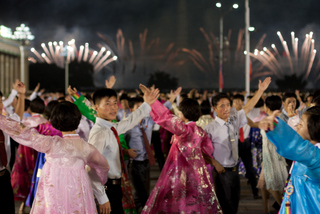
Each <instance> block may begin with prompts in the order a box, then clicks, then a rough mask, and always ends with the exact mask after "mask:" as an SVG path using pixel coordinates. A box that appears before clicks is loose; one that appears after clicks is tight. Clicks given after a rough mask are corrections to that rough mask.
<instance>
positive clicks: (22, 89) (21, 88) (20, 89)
mask: <svg viewBox="0 0 320 214" xmlns="http://www.w3.org/2000/svg"><path fill="white" fill-rule="evenodd" d="M16 90H17V91H18V93H19V94H25V93H26V86H25V84H23V83H22V82H20V81H19V83H17V85H16Z"/></svg>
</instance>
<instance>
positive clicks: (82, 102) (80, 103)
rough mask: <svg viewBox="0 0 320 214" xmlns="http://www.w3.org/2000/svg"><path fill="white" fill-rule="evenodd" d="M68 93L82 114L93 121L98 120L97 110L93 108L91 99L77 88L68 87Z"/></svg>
mask: <svg viewBox="0 0 320 214" xmlns="http://www.w3.org/2000/svg"><path fill="white" fill-rule="evenodd" d="M68 94H69V95H70V96H71V97H72V100H73V103H74V104H75V105H76V106H77V107H78V109H79V110H80V112H81V114H82V115H84V116H85V117H86V118H88V119H89V120H91V121H92V122H94V123H95V122H96V116H95V115H96V111H95V110H94V109H93V106H92V104H91V103H90V101H89V100H88V99H87V98H85V96H83V95H82V94H81V93H80V92H79V91H77V89H76V88H73V89H72V88H71V86H69V88H68Z"/></svg>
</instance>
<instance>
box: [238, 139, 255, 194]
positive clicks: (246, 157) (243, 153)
mask: <svg viewBox="0 0 320 214" xmlns="http://www.w3.org/2000/svg"><path fill="white" fill-rule="evenodd" d="M238 149H239V157H240V158H241V160H242V162H243V165H244V167H245V168H246V177H247V178H248V180H249V183H250V185H251V190H252V193H253V195H258V191H259V190H258V189H257V177H256V172H255V171H254V169H253V162H252V153H251V143H250V141H249V140H248V139H245V140H244V141H243V142H242V143H241V142H240V141H239V142H238Z"/></svg>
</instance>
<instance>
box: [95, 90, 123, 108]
mask: <svg viewBox="0 0 320 214" xmlns="http://www.w3.org/2000/svg"><path fill="white" fill-rule="evenodd" d="M105 97H109V98H110V97H115V98H117V93H116V92H115V91H114V90H113V89H110V88H102V89H99V90H97V91H95V92H94V94H93V97H92V99H93V104H94V105H99V103H100V101H101V100H102V99H103V98H105Z"/></svg>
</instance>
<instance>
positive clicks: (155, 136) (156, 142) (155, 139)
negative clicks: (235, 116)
mask: <svg viewBox="0 0 320 214" xmlns="http://www.w3.org/2000/svg"><path fill="white" fill-rule="evenodd" d="M151 139H152V144H153V148H154V153H155V156H156V158H157V162H158V164H159V169H160V172H161V170H162V168H163V166H164V162H165V159H164V156H163V152H162V149H161V139H160V133H159V131H153V132H152V137H151Z"/></svg>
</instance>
